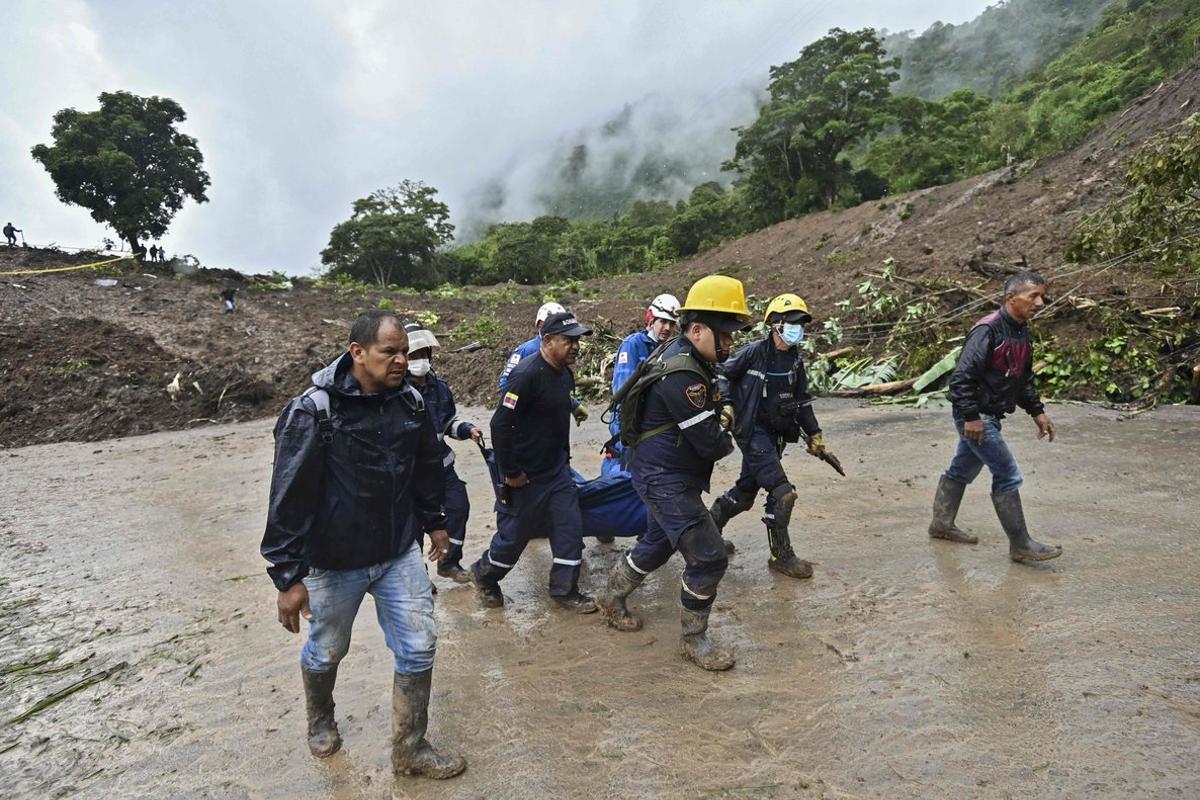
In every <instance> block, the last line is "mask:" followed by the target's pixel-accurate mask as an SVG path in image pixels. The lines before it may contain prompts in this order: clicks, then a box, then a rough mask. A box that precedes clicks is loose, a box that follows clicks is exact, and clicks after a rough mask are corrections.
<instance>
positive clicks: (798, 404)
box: [769, 392, 812, 444]
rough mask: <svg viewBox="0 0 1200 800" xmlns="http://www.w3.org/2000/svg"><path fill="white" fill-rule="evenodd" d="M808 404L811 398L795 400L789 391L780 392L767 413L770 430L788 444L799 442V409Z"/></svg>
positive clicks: (800, 431)
mask: <svg viewBox="0 0 1200 800" xmlns="http://www.w3.org/2000/svg"><path fill="white" fill-rule="evenodd" d="M808 405H812V401H811V400H803V401H801V400H797V399H796V398H795V397H793V396H792V393H791V392H785V393H783V394H780V395H779V399H778V400H777V401H775V405H773V406H771V413H770V415H769V421H770V425H771V430H773V431H774V432H775V435H776V436H778V437H779V438H781V439H782V440H783V441H785V442H787V443H788V444H795V443H797V442H799V441H800V434H801V433H802V429H801V427H800V410H801V409H802V408H804V407H805V406H808Z"/></svg>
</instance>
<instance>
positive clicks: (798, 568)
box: [767, 525, 813, 578]
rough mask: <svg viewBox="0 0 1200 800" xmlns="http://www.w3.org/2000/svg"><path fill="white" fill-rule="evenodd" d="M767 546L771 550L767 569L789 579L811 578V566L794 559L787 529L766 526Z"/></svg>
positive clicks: (794, 555) (794, 554)
mask: <svg viewBox="0 0 1200 800" xmlns="http://www.w3.org/2000/svg"><path fill="white" fill-rule="evenodd" d="M767 544H768V545H769V546H770V548H771V557H770V558H768V559H767V568H768V569H770V570H772V571H774V572H778V573H779V574H780V575H787V576H788V577H789V578H811V577H812V576H813V568H812V564H811V563H810V562H808V561H805V560H804V559H802V558H797V557H796V552H795V551H794V550H792V539H791V536H789V535H788V529H787V528H779V527H775V526H771V525H768V526H767Z"/></svg>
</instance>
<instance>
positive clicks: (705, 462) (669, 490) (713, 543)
mask: <svg viewBox="0 0 1200 800" xmlns="http://www.w3.org/2000/svg"><path fill="white" fill-rule="evenodd" d="M680 312H681V316H680V321H679V322H680V331H681V335H680V336H679V337H678V338H677V339H675V340H674V341H673V342H672V343H671V344H669V345H668V346H667V347H666V348H665V349H664V350H663V352H662V353H660V354H659V355H658V356H657V357H656V358H657V363H658V364H660V365H662V366H661V369H662V371H663V376H662V377H661V378H660V379H657V380H656V381H655V382H654V383H652V384H650V385H649V388H646V389H645V392H646V394H645V396H644V399H643V403H642V414H641V419H640V420H638V421H637V423H636V424H637V430H638V431H639V432H640V434H639V438H638V441H637V443H636V444H634V445H633V448H632V449H633V453H632V459H631V464H630V471H631V472H632V473H633V486H634V489H636V490H637V493H638V495H639V496H640V497H641V498H642V501H643V502H644V503H645V504H646V509H647V511H648V512H649V520H648V522H649V524H648V526H647V529H646V533H645V534H644V535H643V536H642V537H641V538H640V539H639V540H638V543H637V545H636V546H635V547H634V548H633V550H632V551H631V552H629V553H627V554H626V555H625V557H624V558H621V559H620V560H618V561H617V563H616V565H614V567H613V570H612V572H611V573H610V574H609V576H608V585H607V587H606V588H605V589H604V591H603V592H602V593H601V594H600V596H599V597H597V598H596V602H597V605H599V606H600V608H601V610H602V611H603V612H604V617H605V620H606V621H607V623H608V624H609V625H610V626H612V627H614V628H616V629H617V630H621V631H636V630H640V629H641V627H642V621H641V619H639V618H638V617H636V616H634V615H633V614H632V613H631V612H630V611H629V608H628V607H627V606H626V604H625V603H626V599H627V598H628V597H629V595H630V594H631V593H632V592H633V591H634V590H635V589H636V588H637V587H638V586H640V585H641V583H642V581H643V580H644V579H645V577H646V575H648V574H650V573H651V572H653V571H654V570H656V569H658V568H659V567H661V566H662V565H663V564H665V563H667V561H668V559H670V558H671V555H672V554H673V553H674V552H675V551H676V550H678V551H679V552H680V553H681V554H682V555H683V560H684V562H685V564H686V566H685V567H684V570H683V576H682V578H683V579H682V585H681V587H680V592H679V598H680V603H681V605H682V606H683V609H682V611H681V612H680V621H681V624H682V631H681V636H680V652H681V653H682V654H683V656H684V658H687V659H688V660H689V661H692V662H693V663H695V664H696V665H697V666H699V667H701V668H702V669H707V670H725V669H729V668H730V667H732V666H733V665H734V662H735V661H736V658H737V656H736V653H735V652H734V651H733V649H732V648H728V647H723V646H721V645H719V644H718V643H716V642H713V641H712V640H711V639H709V638H708V615H709V612H710V611H711V610H712V604H713V602H714V600H715V599H716V596H717V585H718V584H719V583H720V582H721V578H722V576H724V574H725V569H726V568H727V567H728V565H729V557H728V556H727V555H726V554H725V547H724V544H723V543H722V541H721V532H720V531H718V530H717V526H716V525H715V524H713V519H712V516H711V515H710V514H709V513H708V509H707V508H706V507H705V506H704V502H703V501H702V500H701V496H700V495H701V493H702V492H706V491H708V488H709V481H710V480H711V478H712V470H713V464H715V463H716V462H717V461H719V460H721V459H722V458H724V457H725V456H727V455H729V454H730V453H731V452H733V439H732V438H731V436H730V434H729V432H728V430H726V428H725V426H724V425H723V424H722V421H721V416H720V414H719V413H718V412H719V410H720V409H719V406H718V404H717V386H716V381H717V375H716V364H718V363H720V362H721V361H724V360H725V359H726V358H727V357H728V356H729V348H730V347H732V346H733V331H736V330H741V329H743V328H745V327H746V326H747V324H748V323H749V319H750V317H749V314H748V312H747V309H746V298H745V294H744V291H743V289H742V284H741V282H740V281H738V280H737V279H735V278H729V277H726V276H724V275H710V276H708V277H706V278H701V279H700V280H698V281H696V283H695V284H693V285H692V288H691V289H690V290H689V291H688V296H687V301H686V302H685V303H684V305H683V307H682V308H681V309H680Z"/></svg>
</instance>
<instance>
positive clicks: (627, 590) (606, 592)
mask: <svg viewBox="0 0 1200 800" xmlns="http://www.w3.org/2000/svg"><path fill="white" fill-rule="evenodd" d="M645 579H646V576H645V575H643V574H642V573H640V572H638V571H637V570H635V569H634V568H633V567H632V566H630V565H629V559H628V558H627V557H625V556H622V557H621V559H620V560H619V561H617V563H616V564H613V568H612V572H610V573H608V585H607V586H605V587H604V589H603V590H602V591H601V592H600V594H598V595H596V605H597V606H599V607H600V613H601V614H603V615H604V621H605V622H606V623H607V624H608V626H609V627H610V628H616V629H617V630H619V631H627V632H631V631H640V630H641V629H642V620H641V618H640V617H637V616H635V615H633V614H631V613H629V608H628V606H626V605H625V601H626V600H627V599H628V598H629V595H630V594H631V593H632V592H633V590H634V589H636V588H637V587H639V586H641V585H642V581H644V580H645Z"/></svg>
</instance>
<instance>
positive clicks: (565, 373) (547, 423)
mask: <svg viewBox="0 0 1200 800" xmlns="http://www.w3.org/2000/svg"><path fill="white" fill-rule="evenodd" d="M574 389H575V376H574V375H573V374H572V372H571V370H570V368H569V367H563V368H562V369H555V368H554V367H552V366H550V364H548V363H547V362H546V360H545V359H544V358H542V354H541V352H540V351H539V352H537V353H534V354H533V355H531V356H527V357H525V358H523V359H521V361H520V363H519V364H517V366H516V368H515V369H513V371H512V373H510V374H509V376H508V381H507V382H506V384H505V387H504V390H503V391H502V392H501V393H500V404H499V405H498V406H496V411H495V413H494V414H492V425H491V427H492V447H493V448H494V449H495V451H496V465H497V467H499V469H500V476H501V477H502V478H511V477H515V476H517V475H520V474H521V473H522V472H524V473H525V474H526V475H528V476H529V477H530V478H538V477H543V476H546V475H550V474H553V473H555V472H557V471H560V470H561V469H562V468H563V467H565V466H566V464H567V462H568V461H569V460H570V458H571V393H572V391H574Z"/></svg>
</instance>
